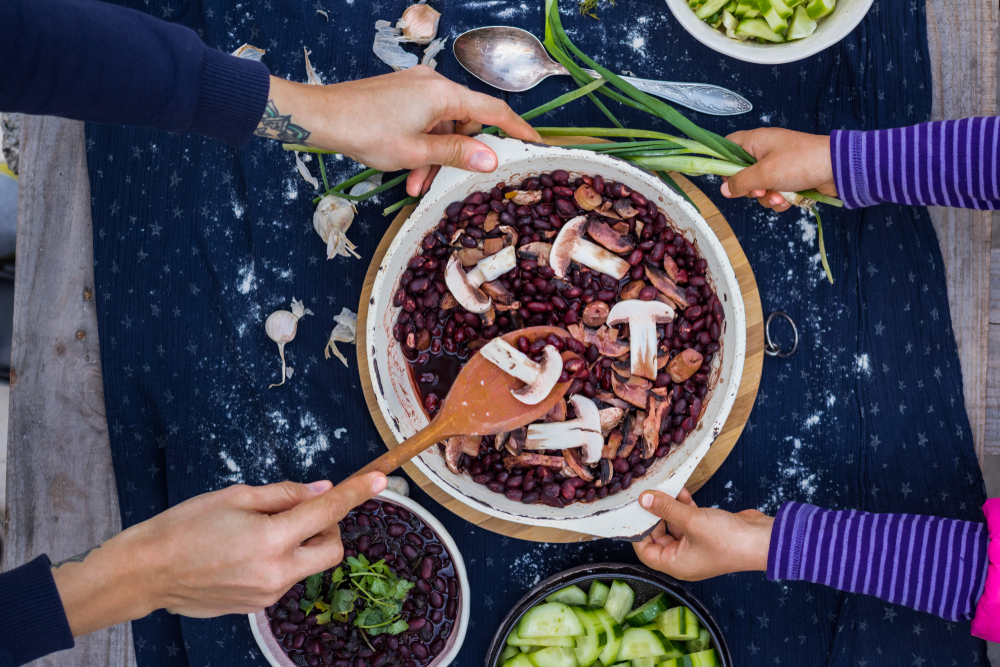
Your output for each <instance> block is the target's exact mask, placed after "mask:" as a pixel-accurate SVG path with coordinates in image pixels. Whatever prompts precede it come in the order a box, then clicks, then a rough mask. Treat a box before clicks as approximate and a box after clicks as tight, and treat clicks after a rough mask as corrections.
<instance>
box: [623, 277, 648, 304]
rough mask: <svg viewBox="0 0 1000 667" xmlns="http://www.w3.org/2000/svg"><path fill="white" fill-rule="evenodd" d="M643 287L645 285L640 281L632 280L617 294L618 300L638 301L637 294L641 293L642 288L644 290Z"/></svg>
mask: <svg viewBox="0 0 1000 667" xmlns="http://www.w3.org/2000/svg"><path fill="white" fill-rule="evenodd" d="M645 286H646V283H645V282H643V281H642V280H633V281H632V282H630V283H628V284H627V285H625V287H623V288H622V290H621V292H619V293H618V298H620V299H621V300H622V301H630V300H631V299H638V298H639V292H641V291H642V288H644V287H645Z"/></svg>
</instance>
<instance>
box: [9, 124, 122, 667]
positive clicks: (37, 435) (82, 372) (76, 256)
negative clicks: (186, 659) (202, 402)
mask: <svg viewBox="0 0 1000 667" xmlns="http://www.w3.org/2000/svg"><path fill="white" fill-rule="evenodd" d="M21 141H22V144H21V146H22V149H21V178H20V182H19V184H18V190H19V192H18V195H19V196H18V210H17V213H18V229H17V232H18V233H17V258H18V261H17V274H16V281H15V293H14V340H13V351H12V359H11V362H12V363H11V366H12V370H11V383H10V384H11V391H10V431H9V438H8V449H7V457H8V467H7V471H8V472H7V525H6V528H7V542H6V544H5V549H4V554H3V569H4V570H5V571H6V570H9V569H11V568H14V567H17V566H18V565H22V564H24V563H25V562H27V561H29V560H31V559H32V558H34V557H35V556H38V555H39V554H42V553H47V554H49V557H50V558H52V559H53V560H57V559H62V558H67V557H69V556H72V555H74V554H77V553H80V552H81V551H84V550H86V549H88V548H89V547H92V546H94V545H95V544H100V543H101V542H103V541H105V540H107V539H108V538H110V537H112V536H113V535H115V534H116V533H117V532H118V531H120V530H121V522H120V519H119V512H118V496H117V491H116V489H115V481H114V472H113V471H112V468H111V449H110V445H109V441H108V427H107V420H106V419H105V416H104V392H103V388H102V383H101V366H100V357H99V354H98V350H99V348H98V337H97V315H96V312H95V310H94V307H95V304H94V300H93V299H92V298H91V297H90V294H91V293H92V290H93V287H94V258H93V237H92V236H91V234H92V230H91V222H90V184H89V182H88V180H87V161H86V155H85V151H84V135H83V123H79V122H74V121H66V120H60V119H55V118H43V117H30V116H25V118H24V124H23V134H22V140H21ZM130 627H131V626H130V625H129V624H123V625H118V626H115V627H113V628H110V629H108V630H103V631H101V632H95V633H93V634H91V635H89V636H87V637H81V638H80V639H77V641H76V647H75V648H73V649H72V650H71V651H67V652H63V653H58V654H56V655H53V656H49V657H48V658H44V659H42V660H40V661H38V662H37V663H36V664H39V665H52V666H53V667H56V666H57V665H58V666H59V667H70V666H73V665H80V666H81V667H83V666H87V667H92V666H94V665H102V666H104V665H108V666H109V667H118V666H121V667H128V666H130V665H134V664H135V658H134V654H133V649H132V633H131V629H130Z"/></svg>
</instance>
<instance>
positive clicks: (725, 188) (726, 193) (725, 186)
mask: <svg viewBox="0 0 1000 667" xmlns="http://www.w3.org/2000/svg"><path fill="white" fill-rule="evenodd" d="M722 196H723V197H732V196H733V195H732V193H731V192H729V183H723V184H722Z"/></svg>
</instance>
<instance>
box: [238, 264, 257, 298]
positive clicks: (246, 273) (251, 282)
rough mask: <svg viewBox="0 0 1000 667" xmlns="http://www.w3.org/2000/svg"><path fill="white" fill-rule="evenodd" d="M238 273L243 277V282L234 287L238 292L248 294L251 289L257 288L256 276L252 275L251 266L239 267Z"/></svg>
mask: <svg viewBox="0 0 1000 667" xmlns="http://www.w3.org/2000/svg"><path fill="white" fill-rule="evenodd" d="M239 274H240V278H242V279H243V282H241V283H240V285H239V287H237V288H236V289H238V290H239V292H240V294H249V293H250V292H251V291H253V290H255V289H257V277H256V275H254V271H253V266H250V265H247V266H244V267H243V268H242V269H240V272H239Z"/></svg>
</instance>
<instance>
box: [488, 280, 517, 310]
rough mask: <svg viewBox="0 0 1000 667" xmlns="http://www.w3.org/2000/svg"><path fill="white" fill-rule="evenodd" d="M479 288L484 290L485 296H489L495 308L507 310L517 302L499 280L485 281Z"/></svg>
mask: <svg viewBox="0 0 1000 667" xmlns="http://www.w3.org/2000/svg"><path fill="white" fill-rule="evenodd" d="M479 289H481V290H482V291H483V292H485V293H486V296H488V297H490V299H491V300H492V301H493V305H494V306H495V307H496V308H497V310H509V309H510V307H511V306H513V305H514V304H516V303H518V302H517V301H516V300H515V299H514V295H513V294H511V293H510V291H509V290H508V289H507V288H506V287H504V286H503V283H501V282H500V281H499V280H491V281H489V282H485V283H483V284H482V285H480V286H479ZM517 307H520V306H517Z"/></svg>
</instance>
